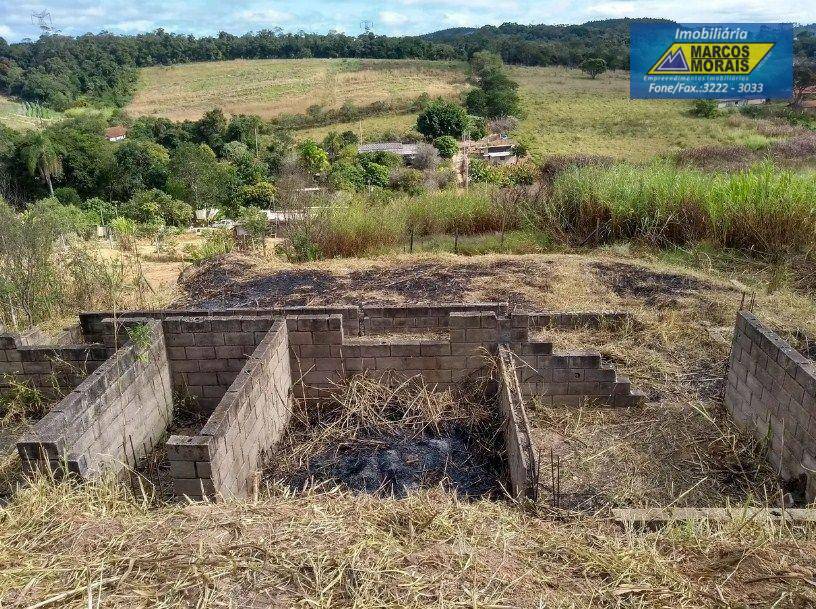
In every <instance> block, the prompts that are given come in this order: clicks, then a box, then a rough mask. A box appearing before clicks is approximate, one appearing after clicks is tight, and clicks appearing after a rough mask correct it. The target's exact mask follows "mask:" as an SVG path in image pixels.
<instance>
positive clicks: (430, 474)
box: [268, 337, 501, 496]
mask: <svg viewBox="0 0 816 609" xmlns="http://www.w3.org/2000/svg"><path fill="white" fill-rule="evenodd" d="M389 338H390V337H389ZM489 363H490V360H489V359H486V365H487V364H489ZM489 368H490V366H489V365H488V366H487V370H486V371H485V372H484V376H481V375H480V376H479V379H478V382H475V383H474V384H473V385H472V386H469V387H467V390H466V391H456V392H454V391H452V390H451V389H445V390H437V389H436V387H435V386H433V385H428V384H426V383H424V382H423V381H422V379H421V378H420V377H415V378H408V379H405V378H401V377H399V376H391V377H389V376H386V377H384V378H373V377H371V376H369V375H366V374H363V375H360V376H356V377H353V378H352V379H350V380H349V381H347V382H345V383H343V384H342V385H341V386H339V387H338V392H337V393H336V395H334V396H333V397H332V398H331V400H329V401H328V402H325V403H319V404H314V403H306V402H301V403H299V404H298V407H297V408H296V410H295V413H294V421H293V423H292V424H291V425H290V427H289V428H288V429H287V432H286V434H285V436H284V438H283V440H282V442H281V443H280V444H279V446H278V447H277V448H276V450H275V454H274V455H273V457H272V459H271V466H270V470H269V472H268V475H269V477H270V479H274V480H281V481H285V482H286V483H288V484H290V485H293V486H294V487H295V488H303V487H309V486H314V485H315V484H317V485H318V486H321V487H323V486H325V485H326V484H327V483H328V484H329V485H332V484H340V485H343V486H344V487H350V488H355V489H357V490H361V489H362V488H367V489H368V490H370V491H376V492H380V493H385V494H392V493H393V494H396V495H397V496H402V495H404V494H405V493H407V492H413V491H415V490H417V489H419V488H423V487H428V486H430V487H433V486H437V485H439V486H441V487H444V488H446V489H454V490H458V491H460V492H463V493H466V494H469V491H473V492H476V490H475V489H477V487H478V490H479V492H478V493H477V494H479V495H481V491H482V490H484V491H486V492H493V494H495V493H496V491H497V490H498V489H497V487H496V481H497V480H496V479H497V478H498V477H499V474H498V471H497V470H498V469H500V467H501V466H500V465H499V456H498V452H497V451H498V449H499V444H497V442H498V440H497V439H498V437H499V428H498V421H497V419H496V417H495V409H496V407H495V404H494V401H495V397H494V396H493V395H492V394H490V393H488V392H487V387H488V384H487V381H488V380H489V378H490V370H489ZM474 380H477V379H475V378H474ZM440 443H441V444H444V445H445V446H444V447H442V448H440ZM451 446H454V447H455V449H456V450H455V451H454V452H451V450H452V449H451ZM464 446H466V447H467V457H466V458H464V455H460V454H459V449H460V448H462V447H464ZM459 457H463V459H462V460H460V459H459ZM363 460H365V464H364V463H363ZM364 465H365V469H366V471H364V472H361V470H362V469H363V466H364ZM499 482H501V481H499ZM372 485H373V486H372ZM375 487H376V488H375Z"/></svg>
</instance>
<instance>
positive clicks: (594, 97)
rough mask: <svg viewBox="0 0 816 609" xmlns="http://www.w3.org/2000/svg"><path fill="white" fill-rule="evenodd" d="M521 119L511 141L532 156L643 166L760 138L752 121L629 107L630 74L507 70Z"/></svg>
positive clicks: (667, 104) (657, 103)
mask: <svg viewBox="0 0 816 609" xmlns="http://www.w3.org/2000/svg"><path fill="white" fill-rule="evenodd" d="M509 74H510V76H511V78H513V79H515V80H516V81H517V82H518V83H519V84H520V94H521V97H522V102H523V107H524V110H525V112H526V116H525V118H524V120H522V121H521V124H520V125H519V128H518V130H517V131H516V133H515V135H516V136H517V137H518V139H519V140H520V141H522V142H524V143H525V144H526V145H527V146H528V148H529V150H530V152H531V153H532V154H533V156H534V157H537V158H540V157H542V156H545V155H550V154H598V155H606V156H611V157H614V158H618V159H627V160H632V161H641V160H645V159H647V158H650V157H653V156H654V155H656V154H661V153H669V152H675V151H678V150H682V149H686V148H696V147H699V146H706V145H712V144H722V145H728V144H745V143H750V142H751V141H752V139H753V140H754V141H755V140H756V139H757V132H756V129H755V128H753V126H752V125H751V121H747V123H746V122H745V121H733V120H729V118H728V116H719V117H717V118H714V119H704V118H696V117H694V116H691V115H689V113H688V111H689V109H690V107H691V104H690V103H689V102H685V101H668V100H630V99H629V73H628V72H621V71H615V72H608V73H606V74H602V75H600V76H598V78H596V79H595V80H592V79H590V78H589V77H587V76H586V75H585V74H583V73H582V72H580V71H579V70H572V69H568V68H522V67H512V68H510V69H509Z"/></svg>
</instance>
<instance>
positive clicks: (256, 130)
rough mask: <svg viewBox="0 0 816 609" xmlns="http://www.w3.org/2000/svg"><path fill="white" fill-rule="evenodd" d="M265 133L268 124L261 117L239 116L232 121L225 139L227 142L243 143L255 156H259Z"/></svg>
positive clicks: (252, 115)
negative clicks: (261, 140) (262, 137)
mask: <svg viewBox="0 0 816 609" xmlns="http://www.w3.org/2000/svg"><path fill="white" fill-rule="evenodd" d="M265 132H266V124H265V123H264V121H263V119H262V118H261V117H260V116H257V115H254V114H250V115H247V114H239V115H238V116H233V117H232V118H231V119H230V121H229V124H228V125H227V128H226V131H225V133H224V139H225V141H227V142H241V143H242V144H244V145H245V146H246V147H247V148H248V149H249V151H250V153H251V154H252V155H253V156H257V154H259V153H260V139H261V138H260V136H261V135H263V134H264V133H265Z"/></svg>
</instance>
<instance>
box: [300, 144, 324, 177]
mask: <svg viewBox="0 0 816 609" xmlns="http://www.w3.org/2000/svg"><path fill="white" fill-rule="evenodd" d="M298 159H299V161H300V165H301V167H303V169H304V170H305V171H308V172H309V173H313V174H318V173H324V172H326V171H328V170H329V167H330V165H329V155H328V154H326V151H325V150H323V149H322V148H321V147H320V146H318V145H317V143H316V142H314V141H312V140H306V141H304V142H302V143H301V144H300V145H299V146H298Z"/></svg>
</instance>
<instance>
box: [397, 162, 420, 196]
mask: <svg viewBox="0 0 816 609" xmlns="http://www.w3.org/2000/svg"><path fill="white" fill-rule="evenodd" d="M424 181H425V176H424V175H423V173H422V172H421V171H419V170H418V169H412V168H410V167H402V168H399V169H394V170H392V171H391V175H390V176H389V184H388V185H389V187H390V188H393V189H394V190H401V191H402V192H406V193H408V194H411V195H418V194H422V192H423V190H424V188H423V182H424Z"/></svg>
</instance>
